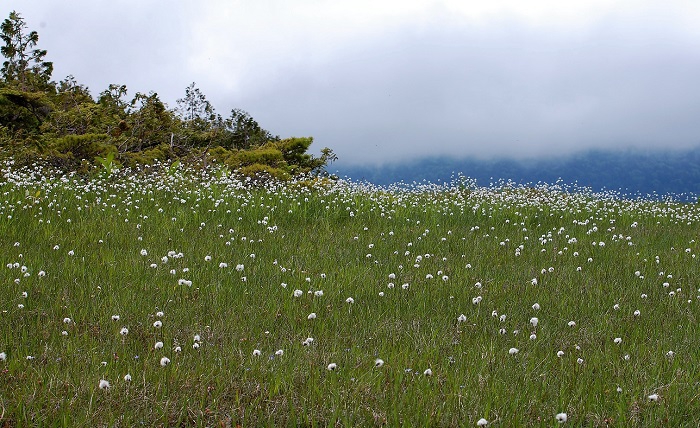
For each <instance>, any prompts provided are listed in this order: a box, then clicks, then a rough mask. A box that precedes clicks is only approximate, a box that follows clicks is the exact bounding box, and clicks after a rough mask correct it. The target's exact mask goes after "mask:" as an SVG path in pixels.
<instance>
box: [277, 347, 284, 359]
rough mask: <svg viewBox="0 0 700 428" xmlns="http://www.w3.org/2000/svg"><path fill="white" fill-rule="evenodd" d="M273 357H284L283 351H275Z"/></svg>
mask: <svg viewBox="0 0 700 428" xmlns="http://www.w3.org/2000/svg"><path fill="white" fill-rule="evenodd" d="M275 355H277V356H278V357H279V356H282V355H284V350H282V349H279V350H277V352H275Z"/></svg>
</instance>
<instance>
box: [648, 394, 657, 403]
mask: <svg viewBox="0 0 700 428" xmlns="http://www.w3.org/2000/svg"><path fill="white" fill-rule="evenodd" d="M647 398H648V399H649V401H659V394H651V395H650V396H648V397H647Z"/></svg>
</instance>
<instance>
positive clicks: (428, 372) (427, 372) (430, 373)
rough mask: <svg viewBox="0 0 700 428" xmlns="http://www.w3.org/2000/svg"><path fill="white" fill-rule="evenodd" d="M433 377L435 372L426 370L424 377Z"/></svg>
mask: <svg viewBox="0 0 700 428" xmlns="http://www.w3.org/2000/svg"><path fill="white" fill-rule="evenodd" d="M432 375H433V371H432V370H430V369H425V371H424V372H423V376H432Z"/></svg>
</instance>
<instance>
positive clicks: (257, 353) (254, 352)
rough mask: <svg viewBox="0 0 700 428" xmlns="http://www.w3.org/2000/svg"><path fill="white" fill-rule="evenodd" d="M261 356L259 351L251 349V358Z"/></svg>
mask: <svg viewBox="0 0 700 428" xmlns="http://www.w3.org/2000/svg"><path fill="white" fill-rule="evenodd" d="M261 354H262V352H260V350H259V349H253V356H254V357H259V356H260V355H261Z"/></svg>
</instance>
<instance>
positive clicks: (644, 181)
mask: <svg viewBox="0 0 700 428" xmlns="http://www.w3.org/2000/svg"><path fill="white" fill-rule="evenodd" d="M336 169H337V172H336V174H338V175H339V176H341V177H344V176H347V177H350V178H352V179H353V180H357V181H360V180H366V181H369V182H371V183H374V184H379V185H387V184H391V183H396V182H400V181H404V182H413V181H423V180H427V181H431V182H438V181H449V180H451V178H452V177H454V176H456V174H457V173H461V174H463V175H465V176H467V177H470V178H473V179H476V180H477V184H478V185H479V186H488V185H489V184H491V183H496V182H498V181H499V180H512V181H514V182H516V183H518V184H532V183H538V182H544V183H554V182H556V181H557V180H560V179H561V181H563V182H564V183H566V184H572V185H573V184H576V185H578V186H582V187H589V188H591V189H593V190H594V191H602V190H613V191H618V192H620V193H621V194H622V195H625V196H638V195H639V196H645V197H648V196H652V197H655V198H657V197H661V196H665V195H675V196H677V197H679V198H680V199H685V200H688V199H692V200H695V198H694V196H695V195H700V147H696V148H694V149H690V150H682V151H661V150H659V151H632V150H627V151H601V150H593V151H587V152H581V153H577V154H574V155H570V156H567V157H560V158H550V159H542V160H528V161H518V160H513V159H505V158H503V159H495V160H476V159H470V158H462V159H459V158H454V157H428V158H422V159H417V160H414V161H410V162H406V163H397V164H387V165H382V166H358V165H349V164H343V163H342V161H341V162H340V163H339V164H337V165H336Z"/></svg>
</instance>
